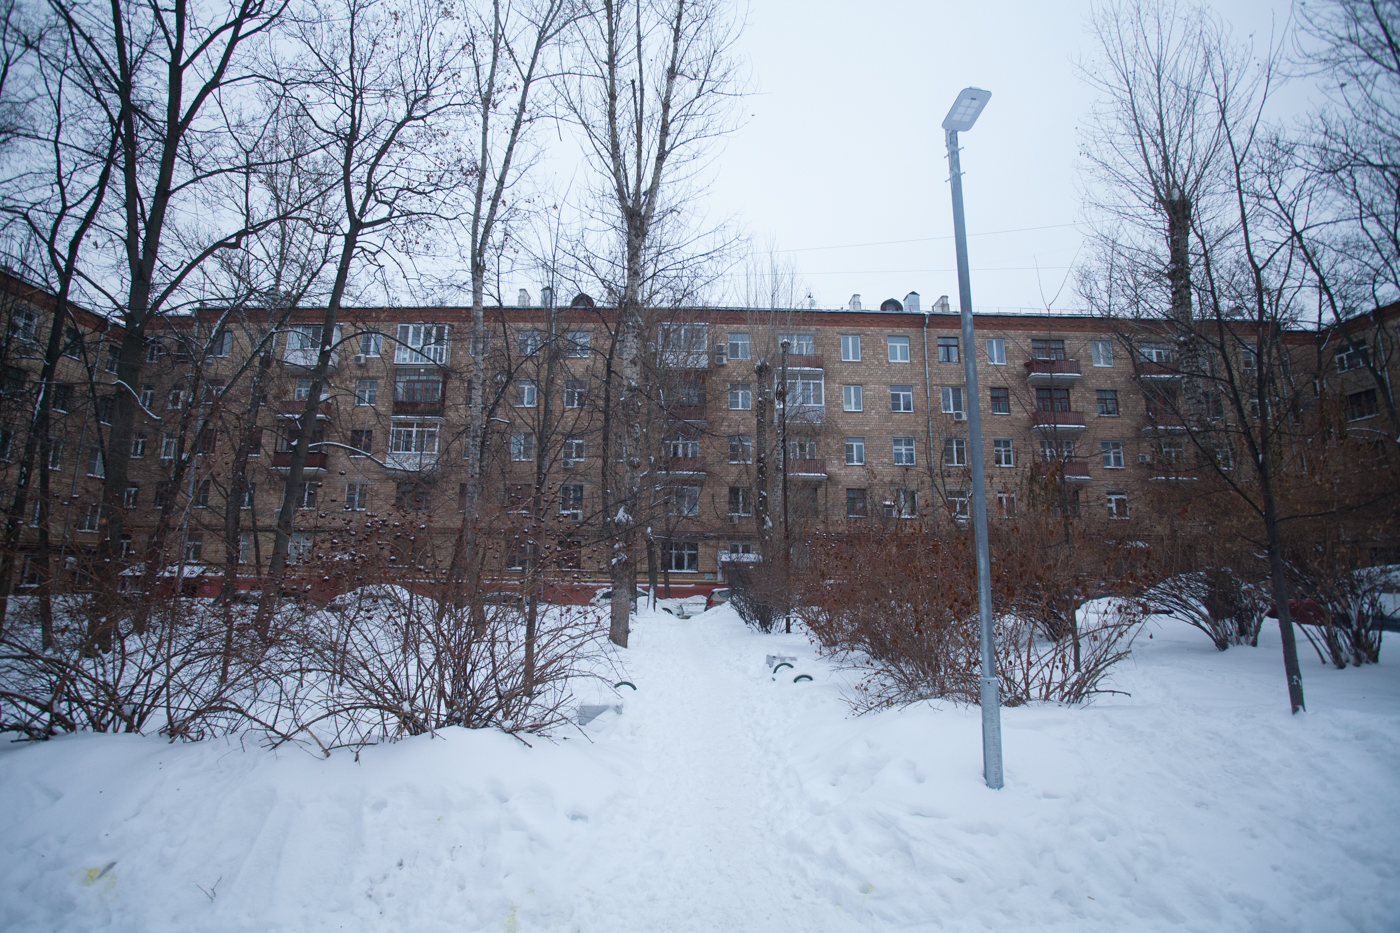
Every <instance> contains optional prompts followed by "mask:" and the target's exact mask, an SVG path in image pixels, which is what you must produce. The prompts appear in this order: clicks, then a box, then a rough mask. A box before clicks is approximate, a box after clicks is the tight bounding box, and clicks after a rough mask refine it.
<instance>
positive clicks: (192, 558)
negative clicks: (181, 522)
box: [185, 532, 204, 562]
mask: <svg viewBox="0 0 1400 933" xmlns="http://www.w3.org/2000/svg"><path fill="white" fill-rule="evenodd" d="M203 559H204V535H202V534H200V533H199V532H191V533H190V534H188V535H186V536H185V561H186V562H196V561H200V560H203Z"/></svg>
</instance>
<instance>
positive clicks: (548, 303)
mask: <svg viewBox="0 0 1400 933" xmlns="http://www.w3.org/2000/svg"><path fill="white" fill-rule="evenodd" d="M540 304H541V305H542V306H543V307H546V308H552V307H554V289H552V288H550V287H549V286H548V285H546V286H545V287H544V288H542V289H540Z"/></svg>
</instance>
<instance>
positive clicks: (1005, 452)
mask: <svg viewBox="0 0 1400 933" xmlns="http://www.w3.org/2000/svg"><path fill="white" fill-rule="evenodd" d="M992 462H993V463H994V464H996V465H997V466H999V467H1014V466H1015V465H1016V454H1015V452H1014V451H1013V450H1012V446H1011V438H1009V437H998V438H995V439H994V440H993V441H992Z"/></svg>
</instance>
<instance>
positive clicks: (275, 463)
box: [272, 450, 330, 473]
mask: <svg viewBox="0 0 1400 933" xmlns="http://www.w3.org/2000/svg"><path fill="white" fill-rule="evenodd" d="M329 462H330V455H329V454H327V453H326V452H325V451H323V450H322V451H315V450H313V451H308V452H307V454H306V465H305V466H304V467H302V471H303V472H306V473H311V472H317V473H319V472H321V471H322V470H324V469H326V466H327V465H328V463H329ZM272 468H273V469H274V470H290V469H291V468H292V452H291V451H290V450H283V451H278V452H277V453H274V454H273V455H272Z"/></svg>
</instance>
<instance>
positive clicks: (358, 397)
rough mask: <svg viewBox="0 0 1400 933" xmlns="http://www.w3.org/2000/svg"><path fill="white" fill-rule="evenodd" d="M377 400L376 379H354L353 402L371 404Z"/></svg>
mask: <svg viewBox="0 0 1400 933" xmlns="http://www.w3.org/2000/svg"><path fill="white" fill-rule="evenodd" d="M378 400H379V380H378V379H357V380H356V381H355V404H356V405H373V404H375V402H377V401H378Z"/></svg>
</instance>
